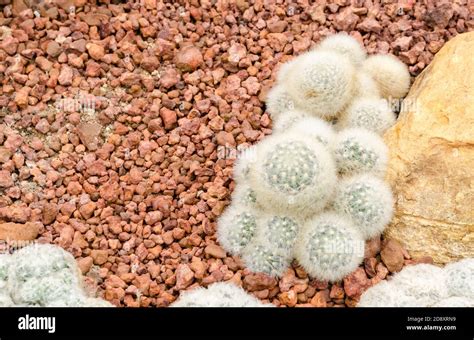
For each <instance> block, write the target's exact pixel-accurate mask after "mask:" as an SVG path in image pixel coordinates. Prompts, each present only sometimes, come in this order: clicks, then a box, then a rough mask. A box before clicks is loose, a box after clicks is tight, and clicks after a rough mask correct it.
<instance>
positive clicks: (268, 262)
mask: <svg viewBox="0 0 474 340" xmlns="http://www.w3.org/2000/svg"><path fill="white" fill-rule="evenodd" d="M291 259H292V258H291V253H290V252H288V250H281V249H278V248H275V247H273V246H272V244H270V243H269V242H267V240H266V239H265V238H260V237H256V238H254V239H253V240H252V242H250V243H249V244H248V245H247V246H246V247H245V248H244V250H243V251H242V260H243V262H244V263H245V265H246V267H247V268H248V269H250V270H251V271H253V272H256V273H265V274H267V275H270V276H282V275H283V273H284V272H285V270H286V269H287V268H288V266H289V265H290V263H291Z"/></svg>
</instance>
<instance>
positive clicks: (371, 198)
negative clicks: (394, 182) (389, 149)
mask: <svg viewBox="0 0 474 340" xmlns="http://www.w3.org/2000/svg"><path fill="white" fill-rule="evenodd" d="M334 208H335V210H336V211H337V212H339V213H341V214H345V215H346V216H347V217H348V218H350V219H351V221H352V222H353V223H354V224H355V225H356V227H357V228H358V229H359V231H360V232H361V234H362V235H363V237H364V239H366V240H367V239H370V238H372V237H374V236H377V235H379V234H381V233H382V231H383V230H384V228H385V226H386V225H387V224H388V223H389V222H390V220H391V218H392V214H393V197H392V193H391V191H390V188H389V186H388V184H387V183H385V182H384V181H382V180H381V179H378V178H376V177H373V176H370V175H368V174H363V175H355V176H352V177H348V178H345V179H343V180H341V181H340V182H339V183H338V185H337V188H336V194H335V199H334Z"/></svg>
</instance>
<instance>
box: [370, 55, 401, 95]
mask: <svg viewBox="0 0 474 340" xmlns="http://www.w3.org/2000/svg"><path fill="white" fill-rule="evenodd" d="M363 70H364V71H365V72H367V73H369V74H370V75H371V76H372V78H373V79H374V80H375V82H376V83H377V85H378V87H379V89H380V92H381V94H382V96H383V97H384V98H390V97H392V98H396V99H398V98H402V97H403V96H405V95H406V94H407V92H408V89H409V88H410V73H409V72H408V67H407V66H406V65H405V64H404V63H402V62H401V61H400V60H398V59H397V58H396V57H395V56H393V55H389V54H376V55H373V56H370V57H368V58H367V59H366V60H365V61H364V63H363Z"/></svg>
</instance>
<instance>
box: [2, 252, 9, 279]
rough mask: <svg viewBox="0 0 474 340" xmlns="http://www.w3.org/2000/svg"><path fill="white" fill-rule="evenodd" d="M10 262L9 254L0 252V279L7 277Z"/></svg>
mask: <svg viewBox="0 0 474 340" xmlns="http://www.w3.org/2000/svg"><path fill="white" fill-rule="evenodd" d="M10 262H11V260H10V255H8V254H0V281H5V280H6V279H7V278H8V268H9V267H10Z"/></svg>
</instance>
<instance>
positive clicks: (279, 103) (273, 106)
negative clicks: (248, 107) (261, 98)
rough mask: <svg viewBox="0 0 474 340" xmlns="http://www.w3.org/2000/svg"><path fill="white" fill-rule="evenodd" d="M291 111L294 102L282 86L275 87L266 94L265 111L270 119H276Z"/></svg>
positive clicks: (293, 107)
mask: <svg viewBox="0 0 474 340" xmlns="http://www.w3.org/2000/svg"><path fill="white" fill-rule="evenodd" d="M293 109H295V102H294V100H293V98H292V97H291V96H290V94H289V93H288V91H287V90H286V89H285V87H284V86H282V85H279V86H275V87H274V88H272V89H271V90H270V91H269V92H268V94H267V111H268V113H270V116H271V117H272V119H278V118H279V117H281V116H282V115H283V114H284V113H286V112H287V111H290V110H293Z"/></svg>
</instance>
